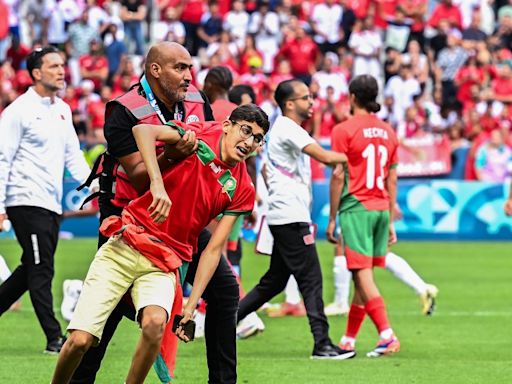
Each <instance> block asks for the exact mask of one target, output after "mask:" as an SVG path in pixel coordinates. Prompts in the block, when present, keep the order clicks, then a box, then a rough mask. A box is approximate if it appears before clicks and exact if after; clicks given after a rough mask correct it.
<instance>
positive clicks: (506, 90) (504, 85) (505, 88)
mask: <svg viewBox="0 0 512 384" xmlns="http://www.w3.org/2000/svg"><path fill="white" fill-rule="evenodd" d="M492 90H493V91H494V94H496V95H498V96H510V95H512V78H510V79H507V78H504V77H501V76H499V77H497V78H496V79H494V80H493V82H492Z"/></svg>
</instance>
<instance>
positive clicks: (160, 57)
mask: <svg viewBox="0 0 512 384" xmlns="http://www.w3.org/2000/svg"><path fill="white" fill-rule="evenodd" d="M183 56H188V58H190V53H189V52H188V51H187V50H186V48H185V47H184V46H183V45H181V44H178V43H175V42H171V41H162V42H160V43H157V44H155V45H153V46H152V47H151V48H150V49H149V52H148V54H147V57H146V64H145V68H144V70H145V72H146V73H150V72H151V64H154V63H156V64H159V65H160V66H163V65H165V64H166V63H168V62H169V60H173V59H176V58H177V57H183ZM190 59H191V58H190Z"/></svg>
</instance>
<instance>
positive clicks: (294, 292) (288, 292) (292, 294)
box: [284, 275, 302, 305]
mask: <svg viewBox="0 0 512 384" xmlns="http://www.w3.org/2000/svg"><path fill="white" fill-rule="evenodd" d="M284 297H285V299H284V301H286V302H287V303H288V304H292V305H297V304H299V303H300V302H301V300H302V298H301V297H300V292H299V286H298V285H297V280H295V277H293V275H291V276H290V278H289V279H288V283H286V288H285V289H284Z"/></svg>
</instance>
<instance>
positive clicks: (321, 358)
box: [309, 352, 356, 360]
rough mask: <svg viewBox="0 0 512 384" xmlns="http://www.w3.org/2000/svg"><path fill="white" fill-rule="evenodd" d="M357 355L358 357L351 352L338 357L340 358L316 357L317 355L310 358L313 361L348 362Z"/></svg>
mask: <svg viewBox="0 0 512 384" xmlns="http://www.w3.org/2000/svg"><path fill="white" fill-rule="evenodd" d="M355 355H356V353H355V352H350V353H344V354H343V355H338V356H315V355H312V356H310V357H309V358H310V359H311V360H348V359H351V358H353V357H354V356H355Z"/></svg>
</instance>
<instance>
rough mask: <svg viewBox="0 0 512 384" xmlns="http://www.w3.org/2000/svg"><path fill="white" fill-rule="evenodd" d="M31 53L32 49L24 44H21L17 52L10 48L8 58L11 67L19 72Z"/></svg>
mask: <svg viewBox="0 0 512 384" xmlns="http://www.w3.org/2000/svg"><path fill="white" fill-rule="evenodd" d="M30 51H31V49H30V48H29V47H27V46H25V45H23V44H21V45H20V46H19V48H18V49H17V50H16V51H15V50H14V49H13V47H10V48H9V49H8V50H7V58H8V59H10V60H11V65H12V67H13V68H14V70H16V71H17V70H18V69H20V67H21V64H22V63H23V61H24V60H25V59H26V57H27V55H28V54H29V53H30Z"/></svg>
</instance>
